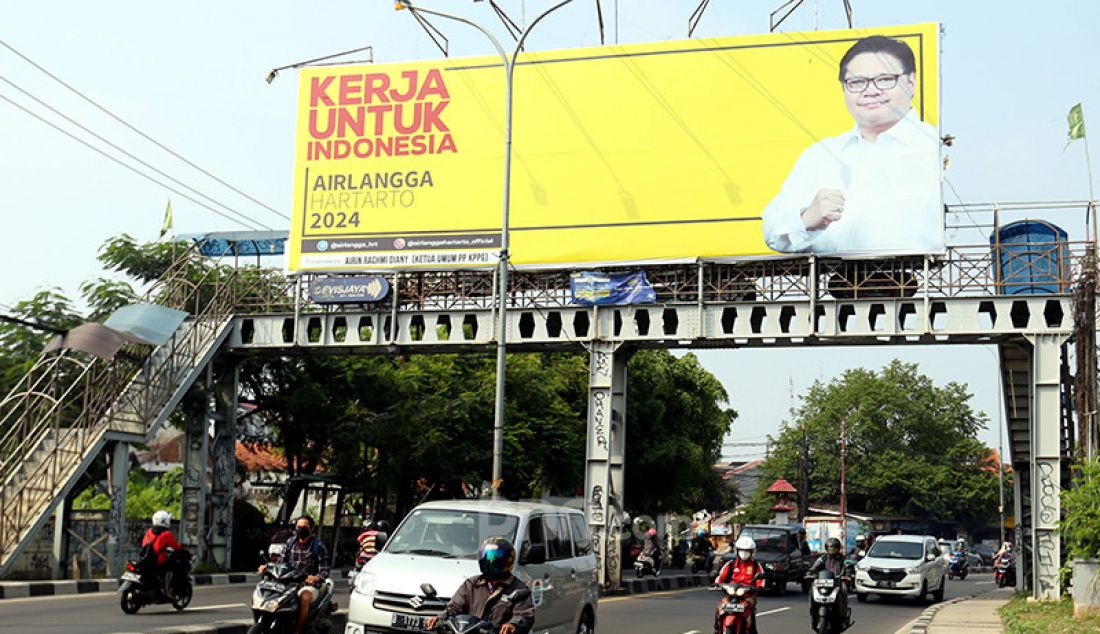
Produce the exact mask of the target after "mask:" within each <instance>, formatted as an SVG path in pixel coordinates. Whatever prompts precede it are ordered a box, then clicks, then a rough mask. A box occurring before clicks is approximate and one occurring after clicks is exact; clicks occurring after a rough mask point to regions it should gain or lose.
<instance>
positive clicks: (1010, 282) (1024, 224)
mask: <svg viewBox="0 0 1100 634" xmlns="http://www.w3.org/2000/svg"><path fill="white" fill-rule="evenodd" d="M1067 237H1068V234H1066V232H1065V231H1064V230H1063V229H1062V228H1061V227H1058V226H1056V225H1053V224H1051V223H1049V222H1046V221H1043V220H1018V221H1016V222H1011V223H1009V224H1007V225H1004V226H1002V227H1001V228H1000V230H998V231H995V232H994V233H993V234H992V235H990V236H989V244H990V245H991V246H992V247H993V258H994V260H996V263H995V264H994V274H995V275H996V278H997V284H998V287H999V289H1000V293H1001V294H1003V295H1056V294H1060V293H1068V292H1069V290H1070V283H1069V279H1068V278H1069V274H1070V268H1069V246H1068V245H1067V244H1066V239H1067Z"/></svg>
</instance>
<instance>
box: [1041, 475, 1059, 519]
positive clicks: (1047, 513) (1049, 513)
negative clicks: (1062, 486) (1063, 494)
mask: <svg viewBox="0 0 1100 634" xmlns="http://www.w3.org/2000/svg"><path fill="white" fill-rule="evenodd" d="M1038 465H1039V521H1040V522H1041V523H1042V524H1044V525H1046V526H1051V525H1053V524H1054V523H1055V522H1057V521H1058V485H1057V484H1055V483H1054V464H1052V463H1050V462H1040V463H1038Z"/></svg>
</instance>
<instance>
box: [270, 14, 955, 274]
mask: <svg viewBox="0 0 1100 634" xmlns="http://www.w3.org/2000/svg"><path fill="white" fill-rule="evenodd" d="M939 33H940V30H939V26H938V25H937V24H933V23H928V24H918V25H909V26H893V27H884V28H876V29H854V30H841V31H816V32H806V33H774V34H766V35H754V36H743V37H727V38H713V39H697V40H687V41H679V42H661V43H653V44H638V45H624V46H604V47H598V48H588V49H574V50H565V51H550V52H541V53H530V54H524V55H521V56H520V58H519V62H518V65H517V67H516V69H515V85H514V110H513V149H512V152H513V154H512V157H513V161H512V170H511V217H510V221H509V231H510V234H509V235H510V241H511V261H512V262H513V263H514V264H515V265H516V266H521V267H530V268H539V267H564V266H584V265H599V264H616V263H619V264H625V263H645V262H684V261H693V260H695V259H697V258H705V259H720V258H744V257H757V256H769V255H776V254H781V253H821V254H839V255H865V254H866V255H884V254H911V253H936V252H941V251H942V250H943V248H944V247H943V213H942V204H941V195H940V177H941V168H940V165H941V159H940V136H939V133H938V122H939ZM504 123H505V73H504V70H503V66H502V64H501V62H500V60H499V59H495V58H473V59H455V60H442V61H432V62H417V63H405V64H391V65H364V66H337V67H317V68H307V69H304V70H303V71H302V72H301V77H300V88H299V103H298V122H297V143H296V147H295V174H294V176H295V182H294V206H293V217H292V221H291V227H292V228H291V231H290V257H289V259H288V268H289V269H290V270H307V271H343V270H362V269H388V270H403V269H416V268H423V269H451V268H469V267H489V266H493V265H494V264H495V263H496V262H497V258H498V256H499V250H500V243H501V241H500V234H501V223H502V204H503V183H504V160H503V158H504V129H505V126H504Z"/></svg>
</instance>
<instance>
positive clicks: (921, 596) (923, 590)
mask: <svg viewBox="0 0 1100 634" xmlns="http://www.w3.org/2000/svg"><path fill="white" fill-rule="evenodd" d="M927 598H928V580H927V579H921V582H920V593H918V594H917V597H916V599H917V603H924V601H925V599H927Z"/></svg>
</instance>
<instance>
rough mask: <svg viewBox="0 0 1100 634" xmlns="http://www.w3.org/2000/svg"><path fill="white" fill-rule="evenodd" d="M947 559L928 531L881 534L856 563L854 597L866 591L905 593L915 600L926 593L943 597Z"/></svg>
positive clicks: (934, 596) (937, 597) (866, 593)
mask: <svg viewBox="0 0 1100 634" xmlns="http://www.w3.org/2000/svg"><path fill="white" fill-rule="evenodd" d="M946 580H947V562H946V561H945V560H944V558H943V557H942V552H941V551H940V548H939V545H938V544H937V543H936V538H934V537H929V536H927V535H884V536H882V537H879V538H878V539H876V540H875V543H874V544H872V545H871V550H869V551H867V556H866V557H864V558H863V559H861V560H860V562H859V563H858V564H856V598H857V599H858V600H860V601H866V600H867V595H869V594H883V595H886V594H889V595H895V596H908V597H912V598H914V599H916V600H917V601H918V602H921V601H924V598H925V596H927V595H928V594H929V593H931V594H932V598H933V600H935V601H943V590H944V586H945V585H946V583H947V581H946Z"/></svg>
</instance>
